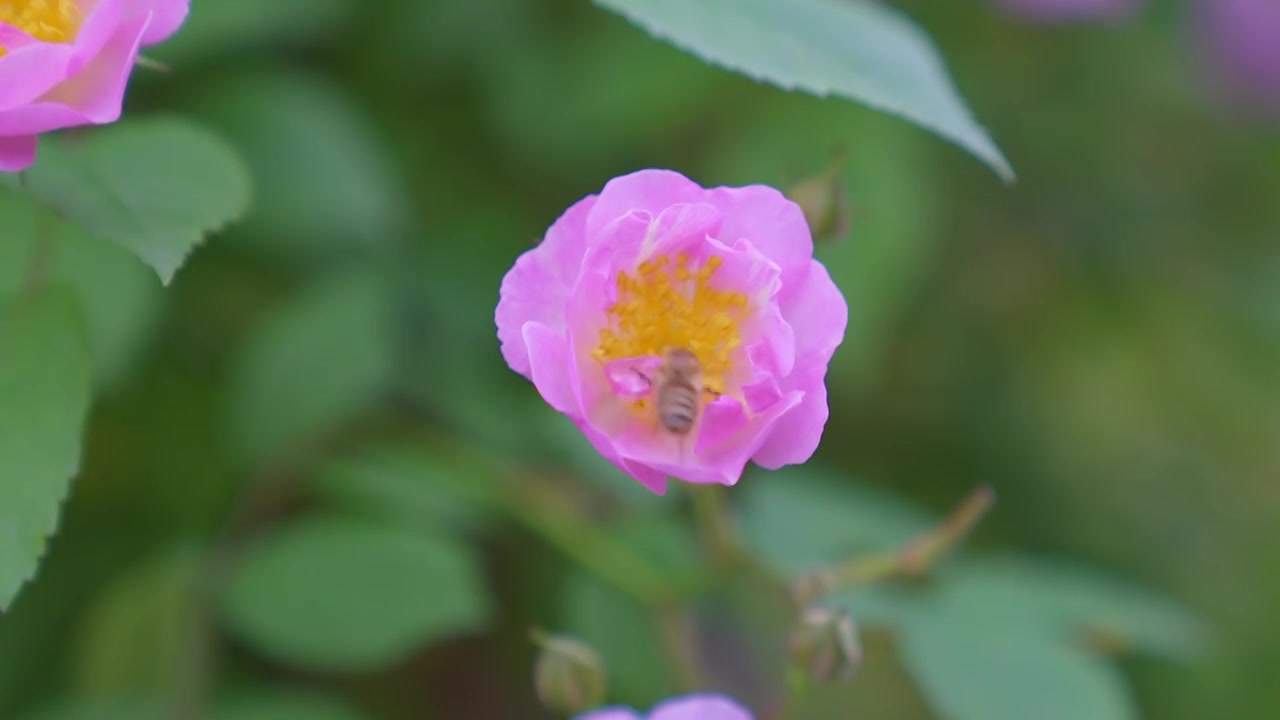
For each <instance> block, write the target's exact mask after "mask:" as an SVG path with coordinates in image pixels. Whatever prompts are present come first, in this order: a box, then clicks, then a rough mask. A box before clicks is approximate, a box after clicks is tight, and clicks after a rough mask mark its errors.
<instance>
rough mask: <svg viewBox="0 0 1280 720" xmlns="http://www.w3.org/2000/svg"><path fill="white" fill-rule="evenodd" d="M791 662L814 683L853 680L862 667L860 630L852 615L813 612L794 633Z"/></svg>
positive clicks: (826, 610)
mask: <svg viewBox="0 0 1280 720" xmlns="http://www.w3.org/2000/svg"><path fill="white" fill-rule="evenodd" d="M789 645H790V650H791V661H792V662H793V663H795V665H796V667H798V668H799V669H801V670H802V671H804V672H805V673H806V674H807V675H808V676H809V678H810V679H811V680H813V681H814V682H817V683H827V682H833V681H837V680H849V679H852V678H853V675H854V673H856V672H857V671H858V667H859V666H860V665H861V664H862V646H861V645H860V644H859V643H858V630H857V627H856V626H855V625H854V623H853V618H851V617H849V614H848V613H845V612H838V611H832V610H828V609H826V608H810V609H808V610H805V611H804V614H803V615H801V617H800V622H799V624H798V625H796V627H795V629H794V630H792V631H791V638H790V641H789Z"/></svg>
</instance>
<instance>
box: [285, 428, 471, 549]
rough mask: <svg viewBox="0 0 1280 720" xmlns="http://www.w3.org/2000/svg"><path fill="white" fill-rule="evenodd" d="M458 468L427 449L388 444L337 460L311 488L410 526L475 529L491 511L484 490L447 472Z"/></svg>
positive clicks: (336, 502) (346, 508) (372, 514)
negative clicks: (387, 445)
mask: <svg viewBox="0 0 1280 720" xmlns="http://www.w3.org/2000/svg"><path fill="white" fill-rule="evenodd" d="M456 472H457V470H456V469H454V468H452V467H450V466H448V465H442V464H440V463H439V462H437V461H436V460H435V459H434V458H432V457H431V454H430V452H429V451H427V450H426V449H423V448H412V447H400V448H397V447H386V448H377V449H370V450H364V451H362V452H360V453H357V454H352V455H348V456H345V457H342V458H339V459H337V460H334V461H333V462H331V463H329V464H328V465H326V466H325V467H323V468H322V469H321V470H320V471H319V472H318V473H317V474H316V476H315V478H313V479H312V480H311V483H310V487H311V490H312V492H314V493H315V494H316V495H318V496H319V497H320V498H321V499H322V500H324V501H325V502H327V503H329V504H331V505H334V506H336V507H339V508H341V509H342V510H344V511H347V512H352V511H355V512H360V513H362V514H368V515H369V516H370V517H373V518H376V519H382V520H385V519H391V520H395V521H398V522H403V523H404V524H405V525H406V526H408V527H442V526H443V527H455V528H458V529H466V528H474V527H476V526H478V525H480V524H481V523H483V522H484V519H485V518H486V517H487V515H488V508H487V502H486V500H488V498H487V497H486V490H485V489H484V487H483V485H481V484H479V483H470V482H467V481H465V480H462V479H453V478H451V477H450V476H449V475H448V473H456Z"/></svg>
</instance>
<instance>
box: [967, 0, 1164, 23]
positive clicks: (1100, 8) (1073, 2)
mask: <svg viewBox="0 0 1280 720" xmlns="http://www.w3.org/2000/svg"><path fill="white" fill-rule="evenodd" d="M992 2H993V3H994V4H995V6H996V7H998V8H1000V9H1001V10H1003V11H1005V12H1006V13H1008V14H1010V15H1017V16H1019V17H1021V18H1023V19H1024V20H1030V21H1033V22H1043V23H1065V22H1090V21H1097V20H1122V19H1126V18H1128V17H1130V16H1132V15H1133V14H1134V13H1136V12H1137V11H1138V10H1139V9H1140V8H1141V7H1142V5H1143V2H1144V0H992Z"/></svg>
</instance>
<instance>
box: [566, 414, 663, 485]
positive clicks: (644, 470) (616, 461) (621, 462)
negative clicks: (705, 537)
mask: <svg viewBox="0 0 1280 720" xmlns="http://www.w3.org/2000/svg"><path fill="white" fill-rule="evenodd" d="M573 424H574V425H576V426H577V427H578V429H579V430H581V431H582V434H583V435H585V436H586V437H587V441H588V442H590V443H591V446H592V447H594V448H595V449H596V452H598V453H600V455H601V456H603V457H604V459H605V460H608V461H609V462H611V463H613V465H614V467H616V468H618V469H619V470H621V471H622V472H624V473H626V474H628V475H630V476H631V477H633V478H635V479H636V480H638V481H639V482H640V484H641V485H644V486H645V487H647V488H649V489H650V490H652V491H653V493H654V494H655V495H665V494H666V492H667V474H666V473H664V472H660V471H658V470H654V469H653V468H649V467H645V466H644V465H642V464H640V463H635V462H632V461H630V460H626V459H623V458H622V457H621V456H619V455H618V453H617V451H616V450H614V448H613V442H612V441H611V440H610V439H609V437H608V436H607V435H605V434H604V433H602V432H601V431H600V430H598V429H597V428H596V427H594V426H593V425H592V424H591V423H590V422H587V421H586V420H581V419H577V418H574V420H573Z"/></svg>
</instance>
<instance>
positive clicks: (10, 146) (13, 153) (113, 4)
mask: <svg viewBox="0 0 1280 720" xmlns="http://www.w3.org/2000/svg"><path fill="white" fill-rule="evenodd" d="M189 1H190V0H8V2H0V171H3V172H16V171H18V170H22V169H23V168H26V167H27V166H29V165H31V163H33V162H35V159H36V139H37V137H38V136H39V135H40V134H41V133H45V132H49V131H51V130H59V129H62V128H68V127H73V126H77V125H102V124H106V123H111V122H115V121H116V120H117V119H119V117H120V107H121V105H122V103H123V100H124V90H125V84H126V83H127V82H128V80H129V73H130V71H132V70H133V65H134V62H135V60H136V59H137V57H138V48H139V47H141V46H143V45H152V44H154V43H158V42H160V41H162V40H164V39H165V38H167V37H169V36H170V35H172V34H173V32H174V31H175V30H177V29H178V26H180V25H181V24H182V22H183V20H185V19H186V16H187V6H188V3H189Z"/></svg>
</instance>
